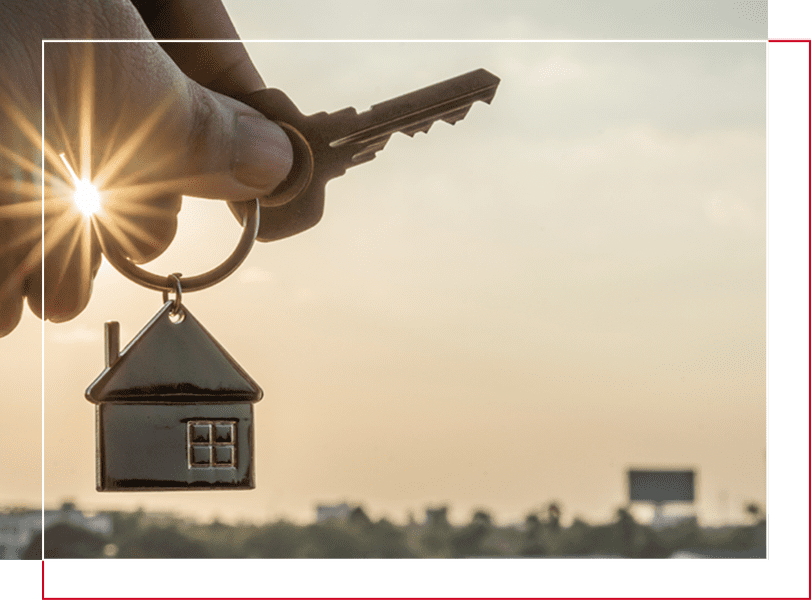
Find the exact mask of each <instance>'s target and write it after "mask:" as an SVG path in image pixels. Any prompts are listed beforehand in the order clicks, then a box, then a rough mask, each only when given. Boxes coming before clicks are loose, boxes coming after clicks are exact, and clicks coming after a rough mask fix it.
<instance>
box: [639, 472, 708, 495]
mask: <svg viewBox="0 0 811 600" xmlns="http://www.w3.org/2000/svg"><path fill="white" fill-rule="evenodd" d="M695 479H696V473H695V471H694V470H692V469H687V470H656V471H654V470H643V469H630V470H629V471H628V489H629V497H630V499H631V501H634V500H641V501H647V502H692V501H693V500H695Z"/></svg>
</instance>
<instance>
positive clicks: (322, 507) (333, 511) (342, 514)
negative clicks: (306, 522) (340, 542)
mask: <svg viewBox="0 0 811 600" xmlns="http://www.w3.org/2000/svg"><path fill="white" fill-rule="evenodd" d="M353 508H354V507H352V506H349V505H348V504H347V503H346V502H341V503H340V504H319V505H318V506H316V508H315V522H316V523H323V522H324V521H329V520H330V519H336V520H339V521H346V520H347V519H348V518H349V515H350V513H351V512H352V510H353Z"/></svg>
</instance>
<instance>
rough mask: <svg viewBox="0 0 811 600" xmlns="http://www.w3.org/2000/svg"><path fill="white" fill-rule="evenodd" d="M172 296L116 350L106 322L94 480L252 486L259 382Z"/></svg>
mask: <svg viewBox="0 0 811 600" xmlns="http://www.w3.org/2000/svg"><path fill="white" fill-rule="evenodd" d="M172 307H173V302H172V301H168V302H166V304H164V306H163V308H162V309H161V310H160V311H159V312H158V314H156V315H155V316H154V317H153V318H152V320H151V321H150V322H149V323H147V325H146V326H145V327H144V328H143V329H142V330H141V332H140V333H139V334H138V335H137V336H135V338H134V339H133V340H132V341H131V342H130V343H129V344H128V345H127V347H126V348H124V350H123V351H121V352H120V353H119V350H118V323H116V322H110V323H107V324H106V325H105V337H106V363H107V364H106V368H105V369H104V371H102V373H101V374H100V375H99V376H98V377H97V378H96V380H95V381H94V382H93V383H92V384H90V387H88V388H87V391H86V392H85V396H86V397H87V399H88V400H90V401H91V402H93V403H95V404H96V489H97V490H99V491H148V490H189V489H204V490H211V489H252V488H253V487H254V476H253V473H254V468H253V403H254V402H257V401H258V400H260V399H261V398H262V390H261V388H259V386H258V385H257V384H256V382H254V381H253V379H251V378H250V377H249V376H248V374H247V373H246V372H245V371H244V370H243V369H242V368H241V367H240V366H239V365H238V364H237V363H236V362H235V361H234V359H232V358H231V357H230V356H229V354H228V353H227V352H226V351H225V349H224V348H223V347H222V346H220V345H219V344H218V343H217V342H216V341H215V340H214V338H212V337H211V335H210V334H209V333H208V332H207V331H206V330H205V328H203V326H202V325H201V324H200V323H199V322H198V321H197V319H195V318H194V316H192V314H191V313H190V312H189V310H188V309H187V308H186V307H185V306H182V307H181V310H182V312H181V317H182V318H180V320H179V321H178V322H175V320H176V319H175V318H174V317H172Z"/></svg>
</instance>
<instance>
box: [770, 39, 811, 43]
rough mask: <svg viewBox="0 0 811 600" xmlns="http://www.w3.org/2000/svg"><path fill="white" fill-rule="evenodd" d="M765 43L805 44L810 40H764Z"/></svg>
mask: <svg viewBox="0 0 811 600" xmlns="http://www.w3.org/2000/svg"><path fill="white" fill-rule="evenodd" d="M766 41H767V42H805V43H806V44H807V43H809V42H811V40H766Z"/></svg>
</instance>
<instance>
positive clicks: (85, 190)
mask: <svg viewBox="0 0 811 600" xmlns="http://www.w3.org/2000/svg"><path fill="white" fill-rule="evenodd" d="M73 203H74V204H75V205H76V208H78V209H79V212H81V213H82V214H83V215H84V216H85V217H91V216H93V215H94V214H96V213H97V212H98V211H99V210H101V196H99V191H98V190H97V189H96V186H95V185H93V184H92V183H90V182H89V181H88V180H87V179H80V180H79V181H78V182H76V191H74V192H73Z"/></svg>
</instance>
